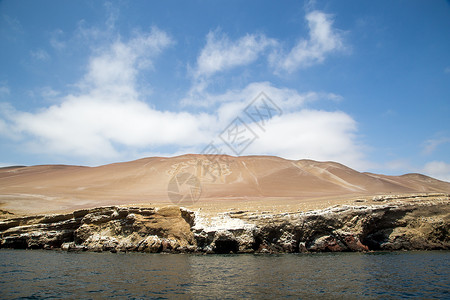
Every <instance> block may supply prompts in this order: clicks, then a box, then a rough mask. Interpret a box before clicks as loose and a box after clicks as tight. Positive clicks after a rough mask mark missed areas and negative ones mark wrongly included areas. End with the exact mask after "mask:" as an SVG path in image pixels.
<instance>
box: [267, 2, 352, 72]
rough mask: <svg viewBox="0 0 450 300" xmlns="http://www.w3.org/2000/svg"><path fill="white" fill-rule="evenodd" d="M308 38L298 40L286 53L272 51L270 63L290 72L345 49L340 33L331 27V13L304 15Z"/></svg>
mask: <svg viewBox="0 0 450 300" xmlns="http://www.w3.org/2000/svg"><path fill="white" fill-rule="evenodd" d="M306 20H307V21H308V27H309V35H310V36H309V39H308V40H300V41H299V42H298V43H297V44H296V45H295V46H294V47H293V48H292V49H291V50H290V51H289V53H288V54H287V55H284V54H282V53H273V54H272V55H271V57H270V61H271V64H272V65H273V66H274V67H275V68H276V70H278V71H286V72H288V73H292V72H294V71H296V70H297V69H300V68H306V67H309V66H311V65H314V64H318V63H322V62H323V61H324V60H325V58H326V55H328V54H330V53H333V52H337V51H342V50H344V49H345V47H344V42H343V39H342V34H341V33H340V32H339V31H338V30H337V29H335V28H333V19H332V16H331V15H328V14H325V13H323V12H320V11H313V12H310V13H308V14H307V15H306Z"/></svg>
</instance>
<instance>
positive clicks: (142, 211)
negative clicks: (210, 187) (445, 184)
mask: <svg viewBox="0 0 450 300" xmlns="http://www.w3.org/2000/svg"><path fill="white" fill-rule="evenodd" d="M413 198H414V197H412V198H411V197H410V198H408V200H411V201H404V200H405V199H404V198H402V199H401V201H400V200H399V199H400V197H399V198H398V199H396V198H395V197H392V196H391V197H390V198H386V199H384V200H382V203H380V204H377V205H359V206H340V207H332V208H328V209H325V210H317V211H310V212H296V213H283V214H267V213H259V214H258V213H255V212H247V211H235V212H225V213H221V214H219V215H217V216H214V217H211V218H206V217H205V216H202V215H201V214H200V213H198V212H196V213H194V212H191V211H189V210H187V209H184V208H179V207H175V206H171V207H163V208H159V209H156V208H143V207H116V206H110V207H100V208H94V209H89V210H79V211H75V212H73V213H70V214H64V215H42V216H31V217H24V218H12V219H7V220H4V221H2V222H0V234H1V239H0V247H2V248H22V249H26V248H32V249H41V248H44V249H55V248H61V249H63V250H68V251H71V250H89V251H112V252H116V251H139V252H151V253H156V252H172V253H177V252H202V253H230V252H231V253H253V252H260V253H278V252H322V251H332V252H335V251H369V250H432V249H450V237H449V229H450V222H449V220H450V206H449V204H450V199H449V195H445V194H441V195H433V196H432V197H426V196H423V197H421V198H420V199H413Z"/></svg>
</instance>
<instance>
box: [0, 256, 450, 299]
mask: <svg viewBox="0 0 450 300" xmlns="http://www.w3.org/2000/svg"><path fill="white" fill-rule="evenodd" d="M101 297H113V298H114V297H116V298H129V299H144V298H146V299H148V298H158V299H173V298H177V299H237V298H248V299H270V298H293V299H297V298H304V299H308V298H317V297H325V298H337V299H344V298H345V299H359V298H410V297H412V298H415V297H417V298H439V299H444V298H450V252H449V251H441V252H439V251H436V252H375V253H328V254H327V253H321V254H280V255H253V254H242V255H188V254H144V253H117V254H113V253H90V252H80V253H73V252H69V253H67V252H62V251H45V250H0V298H2V299H13V298H31V299H42V298H83V299H90V298H91V299H98V298H101Z"/></svg>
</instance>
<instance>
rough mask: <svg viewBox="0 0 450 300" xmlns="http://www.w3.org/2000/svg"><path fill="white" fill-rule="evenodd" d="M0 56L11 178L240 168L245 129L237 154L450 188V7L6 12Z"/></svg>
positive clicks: (185, 5) (332, 4) (31, 8)
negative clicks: (187, 159)
mask: <svg viewBox="0 0 450 300" xmlns="http://www.w3.org/2000/svg"><path fill="white" fill-rule="evenodd" d="M0 45H1V47H0V164H1V165H3V166H6V165H16V164H20V165H34V164H47V163H63V164H82V165H99V164H104V163H110V162H116V161H126V160H132V159H137V158H141V157H145V156H156V155H158V156H159V155H163V156H172V155H178V154H184V153H200V152H202V151H203V150H204V149H205V147H206V146H207V145H211V143H212V145H214V146H215V147H216V148H217V149H220V151H221V152H224V153H228V154H236V152H233V151H234V150H235V149H232V148H233V147H231V148H230V147H228V146H227V144H226V140H224V139H223V137H224V135H223V133H224V132H227V130H229V129H230V128H231V127H230V126H231V125H230V124H234V123H233V121H235V118H236V117H239V118H240V120H241V121H243V122H244V123H245V124H246V126H247V127H245V128H248V129H249V130H251V132H253V133H254V136H255V139H253V140H252V143H250V144H249V145H248V147H246V148H245V149H244V150H243V151H241V152H239V154H240V155H251V154H264V155H277V156H281V157H285V158H289V159H303V158H310V159H316V160H333V161H338V162H341V163H344V164H346V165H348V166H350V167H353V168H355V169H357V170H359V171H371V172H381V173H386V174H403V173H408V172H421V173H425V174H428V175H431V176H434V177H437V178H440V179H444V180H450V156H449V155H448V153H450V122H449V117H448V116H449V114H450V3H449V2H448V1H412V0H408V1H356V0H355V1H307V2H301V1H281V2H275V1H112V2H101V1H21V0H20V1H12V0H10V1H0ZM261 92H264V94H265V95H266V96H267V97H268V98H269V99H270V100H271V101H272V102H271V103H273V104H274V105H276V106H277V107H278V108H279V109H280V113H278V114H275V115H273V116H268V118H267V120H265V123H264V126H263V127H261V126H257V125H258V124H256V122H252V120H251V119H250V118H248V115H246V114H245V108H246V106H247V105H249V104H251V103H256V102H252V101H253V100H254V99H256V100H258V99H257V98H255V97H257V96H258V95H260V93H261ZM236 128H237V127H236ZM221 137H222V138H221Z"/></svg>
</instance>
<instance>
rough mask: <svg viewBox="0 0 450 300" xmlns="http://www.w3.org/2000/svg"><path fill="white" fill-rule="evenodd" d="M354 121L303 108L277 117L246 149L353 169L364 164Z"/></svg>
mask: <svg viewBox="0 0 450 300" xmlns="http://www.w3.org/2000/svg"><path fill="white" fill-rule="evenodd" d="M356 132H357V126H356V122H355V120H353V119H352V118H351V117H350V116H349V115H347V114H346V113H344V112H339V111H334V112H329V111H320V110H308V109H303V110H300V111H297V112H293V113H288V114H284V115H281V116H277V117H275V118H273V119H272V120H270V121H269V122H268V123H267V125H266V126H265V132H263V133H261V134H260V135H259V138H258V139H256V140H255V142H254V143H253V144H252V145H251V146H250V147H249V149H248V152H251V153H265V154H272V155H277V156H281V157H284V158H289V159H303V158H309V159H314V160H333V161H338V162H341V163H344V164H347V165H348V166H351V167H353V168H357V169H364V168H365V167H367V165H368V164H367V162H365V161H364V159H363V155H362V147H361V145H359V144H358V143H357V141H356Z"/></svg>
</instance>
